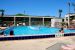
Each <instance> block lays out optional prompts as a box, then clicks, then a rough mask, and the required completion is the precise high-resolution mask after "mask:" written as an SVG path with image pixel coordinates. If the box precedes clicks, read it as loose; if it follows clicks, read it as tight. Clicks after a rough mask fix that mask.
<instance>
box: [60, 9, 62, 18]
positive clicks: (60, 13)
mask: <svg viewBox="0 0 75 50" xmlns="http://www.w3.org/2000/svg"><path fill="white" fill-rule="evenodd" d="M61 13H62V10H61V9H59V18H61Z"/></svg>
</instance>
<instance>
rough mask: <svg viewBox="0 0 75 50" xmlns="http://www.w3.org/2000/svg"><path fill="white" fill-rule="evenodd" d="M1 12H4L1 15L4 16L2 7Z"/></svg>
mask: <svg viewBox="0 0 75 50" xmlns="http://www.w3.org/2000/svg"><path fill="white" fill-rule="evenodd" d="M0 12H2V14H1V17H3V16H4V10H3V9H2V10H0Z"/></svg>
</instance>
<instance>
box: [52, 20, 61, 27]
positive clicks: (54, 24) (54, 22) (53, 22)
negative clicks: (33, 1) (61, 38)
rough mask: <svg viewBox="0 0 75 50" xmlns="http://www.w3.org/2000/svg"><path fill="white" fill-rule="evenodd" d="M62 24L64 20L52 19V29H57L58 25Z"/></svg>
mask: <svg viewBox="0 0 75 50" xmlns="http://www.w3.org/2000/svg"><path fill="white" fill-rule="evenodd" d="M60 22H62V19H51V27H56V26H57V25H60V24H59V23H60ZM56 23H57V24H56Z"/></svg>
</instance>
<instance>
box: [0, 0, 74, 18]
mask: <svg viewBox="0 0 75 50" xmlns="http://www.w3.org/2000/svg"><path fill="white" fill-rule="evenodd" d="M68 2H71V3H75V0H0V9H4V10H5V14H7V15H14V14H17V13H23V14H28V15H33V16H56V17H58V16H59V13H58V10H59V9H62V15H61V16H62V17H64V16H65V14H67V13H68V4H67V3H68ZM70 12H71V13H74V7H73V6H72V5H71V6H70Z"/></svg>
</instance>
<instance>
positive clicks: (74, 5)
mask: <svg viewBox="0 0 75 50" xmlns="http://www.w3.org/2000/svg"><path fill="white" fill-rule="evenodd" d="M72 6H73V7H74V13H75V3H72Z"/></svg>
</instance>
